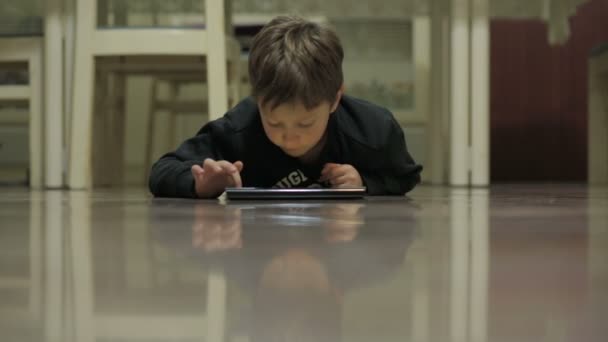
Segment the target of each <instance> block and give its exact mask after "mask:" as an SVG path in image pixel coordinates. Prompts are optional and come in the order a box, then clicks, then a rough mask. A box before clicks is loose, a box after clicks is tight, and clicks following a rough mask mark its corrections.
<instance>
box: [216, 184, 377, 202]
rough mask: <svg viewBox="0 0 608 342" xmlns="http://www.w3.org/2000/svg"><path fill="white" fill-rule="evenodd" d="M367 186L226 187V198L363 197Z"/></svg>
mask: <svg viewBox="0 0 608 342" xmlns="http://www.w3.org/2000/svg"><path fill="white" fill-rule="evenodd" d="M365 194H366V188H364V187H362V188H338V189H267V188H226V198H227V199H229V200H241V199H349V198H353V199H354V198H363V197H364V196H365Z"/></svg>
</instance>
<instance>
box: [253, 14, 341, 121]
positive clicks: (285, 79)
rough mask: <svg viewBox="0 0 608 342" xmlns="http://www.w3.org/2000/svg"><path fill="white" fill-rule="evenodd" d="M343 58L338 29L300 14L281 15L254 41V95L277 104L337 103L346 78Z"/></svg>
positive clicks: (310, 106)
mask: <svg viewBox="0 0 608 342" xmlns="http://www.w3.org/2000/svg"><path fill="white" fill-rule="evenodd" d="M343 59H344V50H343V49H342V45H341V44H340V39H339V38H338V36H337V35H336V33H335V32H334V31H333V30H332V29H330V28H328V27H325V26H321V25H319V24H316V23H313V22H310V21H307V20H304V19H302V18H299V17H293V16H280V17H276V18H274V19H273V20H272V21H270V22H269V23H268V24H266V26H264V28H262V30H261V31H260V32H259V33H258V34H257V35H256V36H255V38H254V40H253V44H252V47H251V53H250V57H249V77H250V79H251V85H252V87H253V96H255V97H257V98H259V99H261V100H262V105H266V104H271V105H272V107H273V108H276V107H277V106H279V105H281V104H284V103H290V102H300V103H302V104H303V105H304V106H305V107H306V108H307V109H311V108H314V107H316V106H318V105H319V104H321V103H322V102H324V101H327V102H329V103H333V102H334V101H335V100H336V95H337V94H338V90H339V89H340V87H341V86H342V83H343V82H344V76H343V74H342V60H343Z"/></svg>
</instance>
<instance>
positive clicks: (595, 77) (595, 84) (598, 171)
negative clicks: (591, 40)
mask: <svg viewBox="0 0 608 342" xmlns="http://www.w3.org/2000/svg"><path fill="white" fill-rule="evenodd" d="M588 153H589V183H591V184H603V185H605V184H608V45H606V48H604V49H598V50H597V52H596V53H594V55H593V56H592V58H591V60H590V63H589V152H588Z"/></svg>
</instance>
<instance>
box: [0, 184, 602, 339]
mask: <svg viewBox="0 0 608 342" xmlns="http://www.w3.org/2000/svg"><path fill="white" fill-rule="evenodd" d="M607 317H608V189H606V188H587V187H584V186H575V185H568V186H565V185H562V186H541V185H539V186H498V187H493V188H491V189H476V190H468V189H448V188H432V187H420V188H417V189H416V190H415V191H414V192H413V193H411V194H410V199H406V198H398V199H396V198H373V199H366V200H362V201H360V200H355V201H346V202H341V201H329V202H296V203H289V202H284V201H283V202H257V203H256V202H232V203H221V202H218V201H190V200H167V199H161V200H155V199H151V198H150V197H149V195H148V194H147V193H146V192H144V191H143V190H124V191H95V192H92V193H88V192H61V191H49V192H27V191H25V190H19V189H13V190H11V189H2V195H0V335H1V336H2V337H0V339H1V340H2V341H7V342H8V341H11V342H13V341H28V342H30V341H32V342H38V341H61V342H91V341H103V342H118V341H121V342H123V341H138V342H152V341H154V342H157V341H206V342H207V341H208V342H219V341H222V342H229V341H243V342H244V341H264V342H272V341H356V342H367V341H387V342H396V341H416V342H417V341H421V342H422V341H441V342H443V341H458V342H461V341H462V342H465V341H467V342H468V341H489V342H494V341H517V342H524V341H535V342H537V341H547V342H549V341H551V342H556V341H594V342H595V341H597V342H600V341H601V342H605V341H608V318H607Z"/></svg>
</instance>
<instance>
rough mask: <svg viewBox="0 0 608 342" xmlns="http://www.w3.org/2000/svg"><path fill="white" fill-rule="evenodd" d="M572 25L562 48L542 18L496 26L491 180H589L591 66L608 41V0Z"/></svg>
mask: <svg viewBox="0 0 608 342" xmlns="http://www.w3.org/2000/svg"><path fill="white" fill-rule="evenodd" d="M570 22H571V24H572V26H571V29H572V34H571V36H570V39H569V41H568V42H567V43H566V44H564V45H560V46H550V45H549V43H548V32H547V27H546V25H545V24H544V23H542V22H540V21H533V20H494V21H493V22H492V24H491V38H492V42H491V61H492V63H491V141H492V142H491V172H492V181H493V182H521V181H523V182H527V181H558V182H584V181H586V179H587V63H588V57H589V53H590V51H591V49H592V48H593V47H594V46H597V45H598V44H600V43H608V1H606V0H592V1H590V2H588V3H586V4H585V5H583V6H581V7H580V8H579V11H578V13H577V15H576V16H575V17H573V18H572V19H571V20H570Z"/></svg>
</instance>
